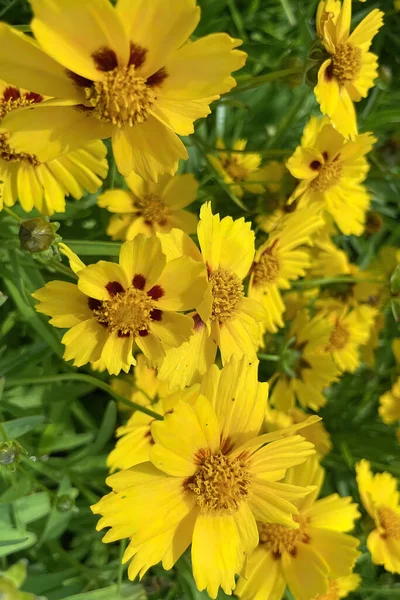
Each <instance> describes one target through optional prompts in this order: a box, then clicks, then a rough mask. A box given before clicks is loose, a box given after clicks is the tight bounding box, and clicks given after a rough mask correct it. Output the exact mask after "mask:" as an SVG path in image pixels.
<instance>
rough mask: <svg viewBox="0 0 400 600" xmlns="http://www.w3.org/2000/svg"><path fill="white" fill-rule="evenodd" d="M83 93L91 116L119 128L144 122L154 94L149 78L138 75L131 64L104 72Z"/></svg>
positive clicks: (154, 97)
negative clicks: (89, 107)
mask: <svg viewBox="0 0 400 600" xmlns="http://www.w3.org/2000/svg"><path fill="white" fill-rule="evenodd" d="M85 94H86V98H87V100H88V101H89V103H90V105H91V106H92V107H93V108H94V113H93V114H94V116H96V117H97V118H98V119H100V121H104V122H105V123H112V124H113V125H117V126H118V127H123V126H124V125H129V126H132V125H135V124H136V123H144V122H145V121H147V118H148V114H149V109H150V108H151V106H152V104H153V103H154V101H155V99H156V97H157V96H156V92H155V90H154V89H153V87H152V86H150V85H148V81H147V82H146V79H144V78H143V77H138V76H137V74H136V68H135V66H134V65H130V66H128V67H124V68H121V67H116V68H115V69H112V70H111V71H107V72H105V73H104V77H103V78H102V79H101V80H100V81H94V82H93V84H92V85H91V86H90V87H85Z"/></svg>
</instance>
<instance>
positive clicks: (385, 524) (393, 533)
mask: <svg viewBox="0 0 400 600" xmlns="http://www.w3.org/2000/svg"><path fill="white" fill-rule="evenodd" d="M378 519H379V523H380V526H381V528H382V530H383V532H384V533H382V534H381V535H383V537H388V538H392V539H394V540H399V541H400V513H399V512H396V511H394V510H392V509H391V508H387V507H383V508H379V509H378Z"/></svg>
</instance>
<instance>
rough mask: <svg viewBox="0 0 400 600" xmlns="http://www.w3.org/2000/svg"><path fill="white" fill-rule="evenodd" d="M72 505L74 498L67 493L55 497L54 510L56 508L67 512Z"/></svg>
mask: <svg viewBox="0 0 400 600" xmlns="http://www.w3.org/2000/svg"><path fill="white" fill-rule="evenodd" d="M74 505H75V502H74V499H73V498H71V496H69V495H68V494H63V495H62V496H59V497H58V498H57V499H56V510H58V512H68V511H70V510H71V509H72V508H73V507H74Z"/></svg>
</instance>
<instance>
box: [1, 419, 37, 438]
mask: <svg viewBox="0 0 400 600" xmlns="http://www.w3.org/2000/svg"><path fill="white" fill-rule="evenodd" d="M42 423H44V416H43V415H33V416H31V417H21V418H20V419H12V420H11V421H5V422H4V423H2V425H3V428H4V431H5V432H6V434H7V437H8V439H10V440H13V439H16V438H19V437H21V436H22V435H25V434H26V433H28V432H29V431H32V430H33V429H36V428H37V427H39V425H42Z"/></svg>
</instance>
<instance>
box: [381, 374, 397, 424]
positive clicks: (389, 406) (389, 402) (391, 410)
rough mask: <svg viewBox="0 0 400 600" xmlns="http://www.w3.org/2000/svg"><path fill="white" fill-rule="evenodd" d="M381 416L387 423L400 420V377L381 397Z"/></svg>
mask: <svg viewBox="0 0 400 600" xmlns="http://www.w3.org/2000/svg"><path fill="white" fill-rule="evenodd" d="M379 416H380V417H381V419H382V421H383V422H384V423H386V424H387V425H392V424H393V423H397V422H400V378H398V379H397V380H396V381H395V383H394V384H393V386H392V389H391V390H389V391H388V392H385V393H384V394H382V396H381V397H380V398H379ZM399 425H400V423H399Z"/></svg>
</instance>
